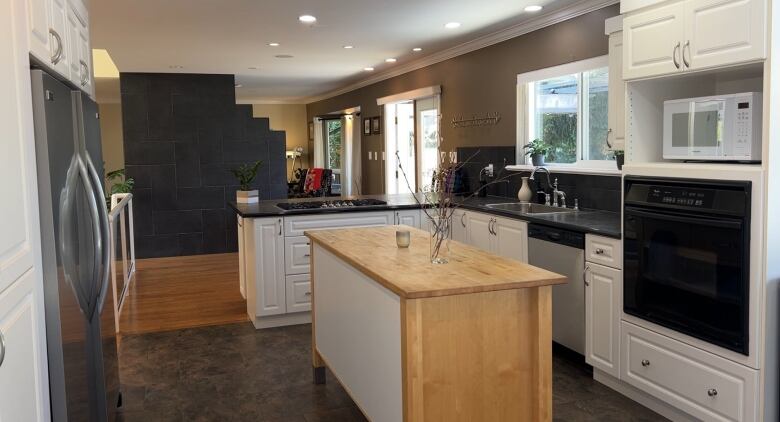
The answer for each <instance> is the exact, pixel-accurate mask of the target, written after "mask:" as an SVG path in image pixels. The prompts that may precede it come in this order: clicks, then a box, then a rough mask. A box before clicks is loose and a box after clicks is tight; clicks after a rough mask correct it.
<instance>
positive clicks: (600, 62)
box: [507, 55, 620, 174]
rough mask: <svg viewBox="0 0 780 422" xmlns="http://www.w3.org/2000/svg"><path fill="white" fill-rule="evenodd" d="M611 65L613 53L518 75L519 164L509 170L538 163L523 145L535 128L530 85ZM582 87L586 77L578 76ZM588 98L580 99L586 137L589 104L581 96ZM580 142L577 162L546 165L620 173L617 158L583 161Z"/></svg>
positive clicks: (580, 136)
mask: <svg viewBox="0 0 780 422" xmlns="http://www.w3.org/2000/svg"><path fill="white" fill-rule="evenodd" d="M605 67H609V56H606V55H605V56H599V57H593V58H590V59H586V60H580V61H577V62H571V63H566V64H563V65H560V66H554V67H549V68H545V69H539V70H535V71H532V72H527V73H523V74H520V75H517V152H516V154H517V161H516V162H517V163H518V164H517V165H514V166H507V169H508V170H517V171H523V170H532V169H533V168H534V166H533V165H532V164H531V159H530V158H529V157H528V156H527V155H525V150H524V149H523V146H524V145H525V144H527V143H528V142H529V141H530V140H531V132H532V130H533V129H534V124H535V122H534V118H533V115H532V114H531V110H532V109H533V105H534V104H533V101H534V99H533V96H531V95H529V92H528V87H529V85H530V84H531V83H533V82H536V81H541V80H544V79H550V78H554V77H558V76H564V75H571V74H578V75H579V74H581V73H583V72H587V71H589V70H593V69H599V68H605ZM578 86H579V89H580V91H581V90H582V89H584V87H583V81H582V77H581V76H578ZM583 97H584V98H585V100H584V101H577V117H578V122H580V123H578V125H577V131H578V134H577V139H578V140H582V139H583V134H582V131H583V130H584V129H583V128H585V127H586V126H585V125H586V124H587V116H585V115H584V114H583V113H582V110H584V109H586V107H587V104H586V103H587V98H586V96H580V98H583ZM578 144H579V145H577V161H576V162H574V163H571V164H566V163H548V164H545V167H547V168H548V169H550V170H555V171H556V172H563V173H567V172H570V173H593V174H620V171H619V170H618V169H617V166H616V165H615V162H614V161H613V160H582V159H581V148H582V145H581V144H582V142H581V141H580V142H578Z"/></svg>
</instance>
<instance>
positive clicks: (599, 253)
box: [596, 248, 604, 255]
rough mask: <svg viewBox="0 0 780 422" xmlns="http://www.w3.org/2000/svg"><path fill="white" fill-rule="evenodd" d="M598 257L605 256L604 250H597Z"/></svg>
mask: <svg viewBox="0 0 780 422" xmlns="http://www.w3.org/2000/svg"><path fill="white" fill-rule="evenodd" d="M596 255H604V249H601V248H597V249H596Z"/></svg>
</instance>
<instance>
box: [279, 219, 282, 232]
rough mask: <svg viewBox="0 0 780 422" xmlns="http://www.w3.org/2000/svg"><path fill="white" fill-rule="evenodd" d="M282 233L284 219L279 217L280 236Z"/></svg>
mask: <svg viewBox="0 0 780 422" xmlns="http://www.w3.org/2000/svg"><path fill="white" fill-rule="evenodd" d="M281 235H282V219H281V218H280V219H279V236H281Z"/></svg>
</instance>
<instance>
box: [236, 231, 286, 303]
mask: <svg viewBox="0 0 780 422" xmlns="http://www.w3.org/2000/svg"><path fill="white" fill-rule="evenodd" d="M247 221H251V222H252V230H251V240H249V241H247V239H245V244H246V246H248V247H250V248H252V249H251V250H247V252H248V253H247V255H246V257H247V264H246V274H247V278H246V289H247V309H249V310H250V312H252V311H254V315H250V316H268V315H279V314H283V313H285V312H286V302H285V278H284V277H285V273H284V235H283V233H282V219H281V218H253V219H244V224H247ZM250 260H251V262H250ZM253 308H254V309H253Z"/></svg>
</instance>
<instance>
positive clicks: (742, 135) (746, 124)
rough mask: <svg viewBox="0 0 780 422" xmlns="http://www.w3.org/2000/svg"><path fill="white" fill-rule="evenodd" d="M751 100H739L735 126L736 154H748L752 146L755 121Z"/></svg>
mask: <svg viewBox="0 0 780 422" xmlns="http://www.w3.org/2000/svg"><path fill="white" fill-rule="evenodd" d="M750 106H751V104H750V101H739V102H737V118H736V122H735V125H734V126H735V127H734V132H735V133H734V139H735V140H736V142H735V143H734V150H733V151H732V152H733V153H734V155H746V154H747V153H748V151H749V148H750V135H751V133H750V132H751V131H752V128H753V122H752V121H751V117H750V111H751V110H750V108H751V107H750Z"/></svg>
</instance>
